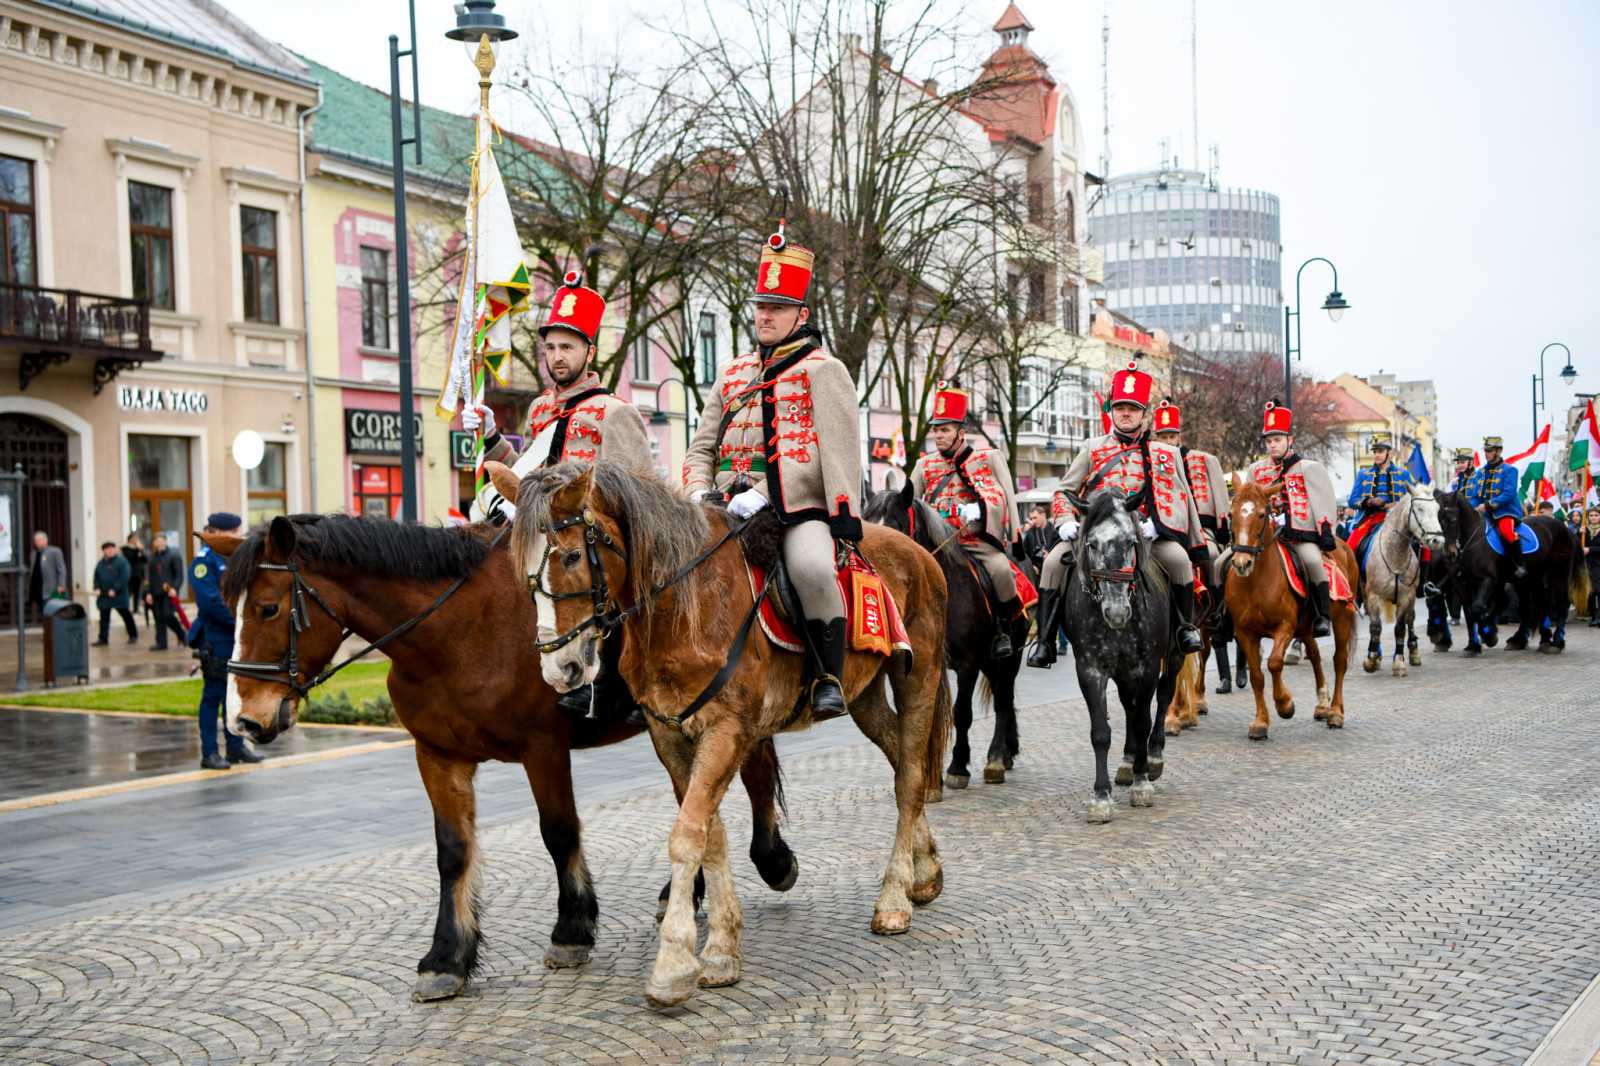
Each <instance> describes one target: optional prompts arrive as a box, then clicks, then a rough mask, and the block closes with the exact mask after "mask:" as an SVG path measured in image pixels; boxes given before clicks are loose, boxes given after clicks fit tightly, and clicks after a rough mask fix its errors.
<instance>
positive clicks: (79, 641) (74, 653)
mask: <svg viewBox="0 0 1600 1066" xmlns="http://www.w3.org/2000/svg"><path fill="white" fill-rule="evenodd" d="M62 677H71V678H76V679H77V680H79V681H83V682H87V681H88V680H89V612H88V611H85V610H84V609H83V606H82V605H81V604H77V603H73V602H72V601H71V600H51V601H50V602H49V603H47V604H45V605H44V683H45V684H47V685H54V684H55V683H56V680H57V679H58V678H62Z"/></svg>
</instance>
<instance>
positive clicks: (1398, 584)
mask: <svg viewBox="0 0 1600 1066" xmlns="http://www.w3.org/2000/svg"><path fill="white" fill-rule="evenodd" d="M1370 536H1371V538H1372V547H1371V548H1370V549H1369V550H1368V552H1367V572H1366V577H1365V579H1364V580H1365V582H1366V594H1365V596H1364V598H1363V603H1362V609H1363V610H1365V611H1366V612H1367V624H1368V627H1369V632H1370V634H1371V640H1370V642H1369V643H1368V644H1367V658H1366V661H1365V662H1363V663H1362V664H1361V665H1362V669H1364V670H1365V671H1366V672H1367V673H1369V674H1370V673H1375V672H1376V671H1377V669H1378V666H1379V665H1380V664H1381V663H1382V662H1383V611H1384V605H1385V604H1387V605H1388V606H1389V607H1390V608H1391V609H1392V610H1393V611H1394V669H1393V671H1392V672H1393V674H1394V676H1395V677H1405V676H1406V674H1407V673H1408V672H1409V671H1408V670H1407V669H1406V662H1407V657H1408V654H1409V659H1410V663H1411V665H1412V666H1421V665H1422V656H1421V655H1420V654H1419V653H1418V652H1417V630H1416V625H1415V621H1416V605H1417V585H1418V583H1419V582H1420V581H1421V579H1422V561H1421V560H1420V559H1419V558H1418V555H1417V551H1416V549H1417V547H1418V546H1419V545H1420V546H1421V547H1424V548H1426V549H1428V550H1429V551H1441V550H1443V548H1444V531H1443V530H1442V529H1440V527H1439V501H1438V500H1436V499H1434V496H1433V486H1432V485H1417V484H1413V485H1412V486H1410V488H1409V489H1407V491H1406V494H1405V495H1404V496H1402V497H1400V498H1399V499H1398V500H1396V501H1395V502H1394V503H1392V504H1390V505H1389V510H1388V513H1387V514H1385V515H1384V518H1383V524H1382V525H1381V526H1379V527H1378V528H1377V529H1376V530H1374V531H1373V532H1372V533H1371V534H1370Z"/></svg>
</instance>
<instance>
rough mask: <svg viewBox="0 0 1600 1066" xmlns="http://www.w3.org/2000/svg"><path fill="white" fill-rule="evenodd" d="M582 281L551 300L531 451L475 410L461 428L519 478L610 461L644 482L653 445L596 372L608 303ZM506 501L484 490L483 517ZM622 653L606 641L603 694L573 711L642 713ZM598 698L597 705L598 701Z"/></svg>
mask: <svg viewBox="0 0 1600 1066" xmlns="http://www.w3.org/2000/svg"><path fill="white" fill-rule="evenodd" d="M582 280H583V279H582V276H581V275H580V274H579V273H578V272H577V271H576V270H573V271H568V272H567V275H566V277H565V279H564V280H563V283H562V285H561V287H560V288H558V289H556V291H555V294H554V296H553V297H552V299H551V301H550V317H549V319H548V320H547V321H546V322H545V324H544V325H542V326H540V327H539V338H540V339H539V348H540V351H541V353H542V354H543V356H544V366H545V374H546V376H547V377H548V378H549V380H550V383H551V384H550V387H549V388H547V389H545V391H544V392H542V393H540V394H539V398H538V399H537V400H535V401H534V403H533V407H532V409H531V410H530V411H529V413H528V440H529V444H528V446H527V447H526V448H525V449H524V450H523V452H522V454H521V455H520V456H518V455H517V454H516V452H515V449H513V448H512V446H511V442H510V441H508V440H506V439H505V437H504V436H502V435H501V433H500V431H499V430H498V429H497V428H496V426H495V418H494V412H493V411H492V410H490V409H489V408H488V407H487V406H485V405H484V404H472V405H469V406H467V407H466V408H464V409H463V410H462V412H461V425H462V426H463V427H464V428H466V429H468V430H475V429H479V428H481V429H482V430H483V436H484V441H483V457H484V459H485V460H486V461H487V460H491V459H492V460H494V461H495V462H497V463H505V464H506V465H508V466H512V465H513V463H515V465H514V466H513V469H515V470H516V471H517V473H519V474H525V473H527V472H528V471H530V470H536V469H538V468H540V467H546V466H554V465H555V464H557V463H595V462H599V461H600V460H602V459H604V460H605V461H606V462H609V463H617V464H619V465H621V466H624V467H626V468H627V469H628V470H630V471H632V472H633V473H635V474H638V475H640V476H641V477H654V476H655V463H654V461H653V460H652V459H651V457H650V438H649V435H648V433H647V432H646V430H645V428H644V419H643V418H641V417H640V415H639V410H638V408H636V407H634V406H633V404H631V403H629V402H628V401H626V400H623V399H621V398H619V397H617V396H616V395H614V394H613V393H612V392H611V390H610V389H608V388H606V387H605V386H604V385H603V384H601V382H600V376H599V375H598V374H596V373H595V372H594V369H593V363H594V358H595V345H596V342H597V341H598V339H599V335H600V323H601V320H602V319H603V318H604V317H605V312H606V301H605V297H603V296H601V295H600V294H599V293H598V292H596V291H595V290H593V289H591V288H587V287H585V286H584V285H583V284H582ZM503 503H504V501H503V500H502V499H501V497H500V495H499V493H497V492H495V491H494V488H493V486H489V487H486V488H485V490H484V499H483V500H482V501H481V506H482V508H483V510H484V512H485V513H487V514H491V515H492V514H496V513H509V511H502V505H503ZM539 618H540V623H541V624H540V627H539V628H540V633H539V639H540V640H549V639H553V638H554V637H555V630H554V628H553V622H554V620H555V611H554V605H553V604H550V603H548V602H547V601H545V600H544V599H543V597H540V598H539ZM620 653H621V648H620V641H619V640H618V639H610V640H607V642H606V646H605V649H604V666H603V667H602V669H601V671H600V675H599V677H598V678H597V681H598V682H599V683H600V685H601V688H602V690H603V691H601V692H600V693H598V694H597V693H595V692H593V691H592V688H591V686H589V685H584V686H583V687H581V688H578V689H574V690H573V691H571V692H568V693H564V694H563V695H562V696H561V699H560V702H561V705H562V706H564V707H567V708H569V709H571V710H579V711H587V710H589V709H590V708H591V707H594V706H598V707H602V708H606V709H607V710H608V711H610V712H611V713H636V712H634V711H633V708H634V706H635V705H634V703H633V700H632V698H631V697H630V696H629V695H628V693H627V686H625V685H623V684H622V682H621V679H620V677H619V675H618V673H617V670H616V656H617V655H619V654H620ZM597 696H598V698H596V697H597Z"/></svg>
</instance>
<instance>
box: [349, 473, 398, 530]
mask: <svg viewBox="0 0 1600 1066" xmlns="http://www.w3.org/2000/svg"><path fill="white" fill-rule="evenodd" d="M355 474H356V485H355V488H356V491H355V499H354V500H353V501H351V503H352V506H351V510H353V511H354V512H355V513H356V514H358V515H373V516H376V517H378V518H399V517H400V496H401V487H400V486H401V482H400V468H399V467H398V466H358V467H356V468H355Z"/></svg>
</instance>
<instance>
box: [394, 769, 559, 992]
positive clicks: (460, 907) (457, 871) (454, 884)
mask: <svg viewBox="0 0 1600 1066" xmlns="http://www.w3.org/2000/svg"><path fill="white" fill-rule="evenodd" d="M417 769H418V771H420V772H421V774H422V784H423V787H425V788H426V789H427V790H428V801H429V802H430V803H432V804H433V839H434V843H435V845H436V846H437V848H438V860H439V913H438V916H437V918H436V919H435V921H434V925H433V946H432V947H431V948H430V949H429V951H428V953H427V954H426V955H424V956H423V957H422V960H421V961H420V962H418V963H417V981H416V984H414V985H413V986H412V988H411V998H412V999H414V1000H416V1001H417V1002H419V1003H425V1002H429V1001H431V1000H436V999H449V998H450V997H451V996H454V995H455V994H456V993H458V992H460V991H461V989H462V988H464V987H465V986H466V983H467V979H468V978H469V977H471V976H472V975H473V973H475V972H476V971H477V969H478V943H479V939H480V938H479V934H478V905H479V900H478V895H479V887H480V883H481V873H480V871H479V869H478V835H477V826H476V815H477V796H476V794H475V792H474V790H473V787H472V779H473V777H474V776H475V775H476V774H477V772H478V765H477V763H475V762H471V761H469V760H467V759H458V758H454V757H452V756H449V755H446V754H445V753H443V752H441V751H439V750H437V749H436V748H433V747H431V746H429V745H426V744H423V743H422V742H421V741H418V743H417ZM557 865H558V868H559V863H558V864H557Z"/></svg>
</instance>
